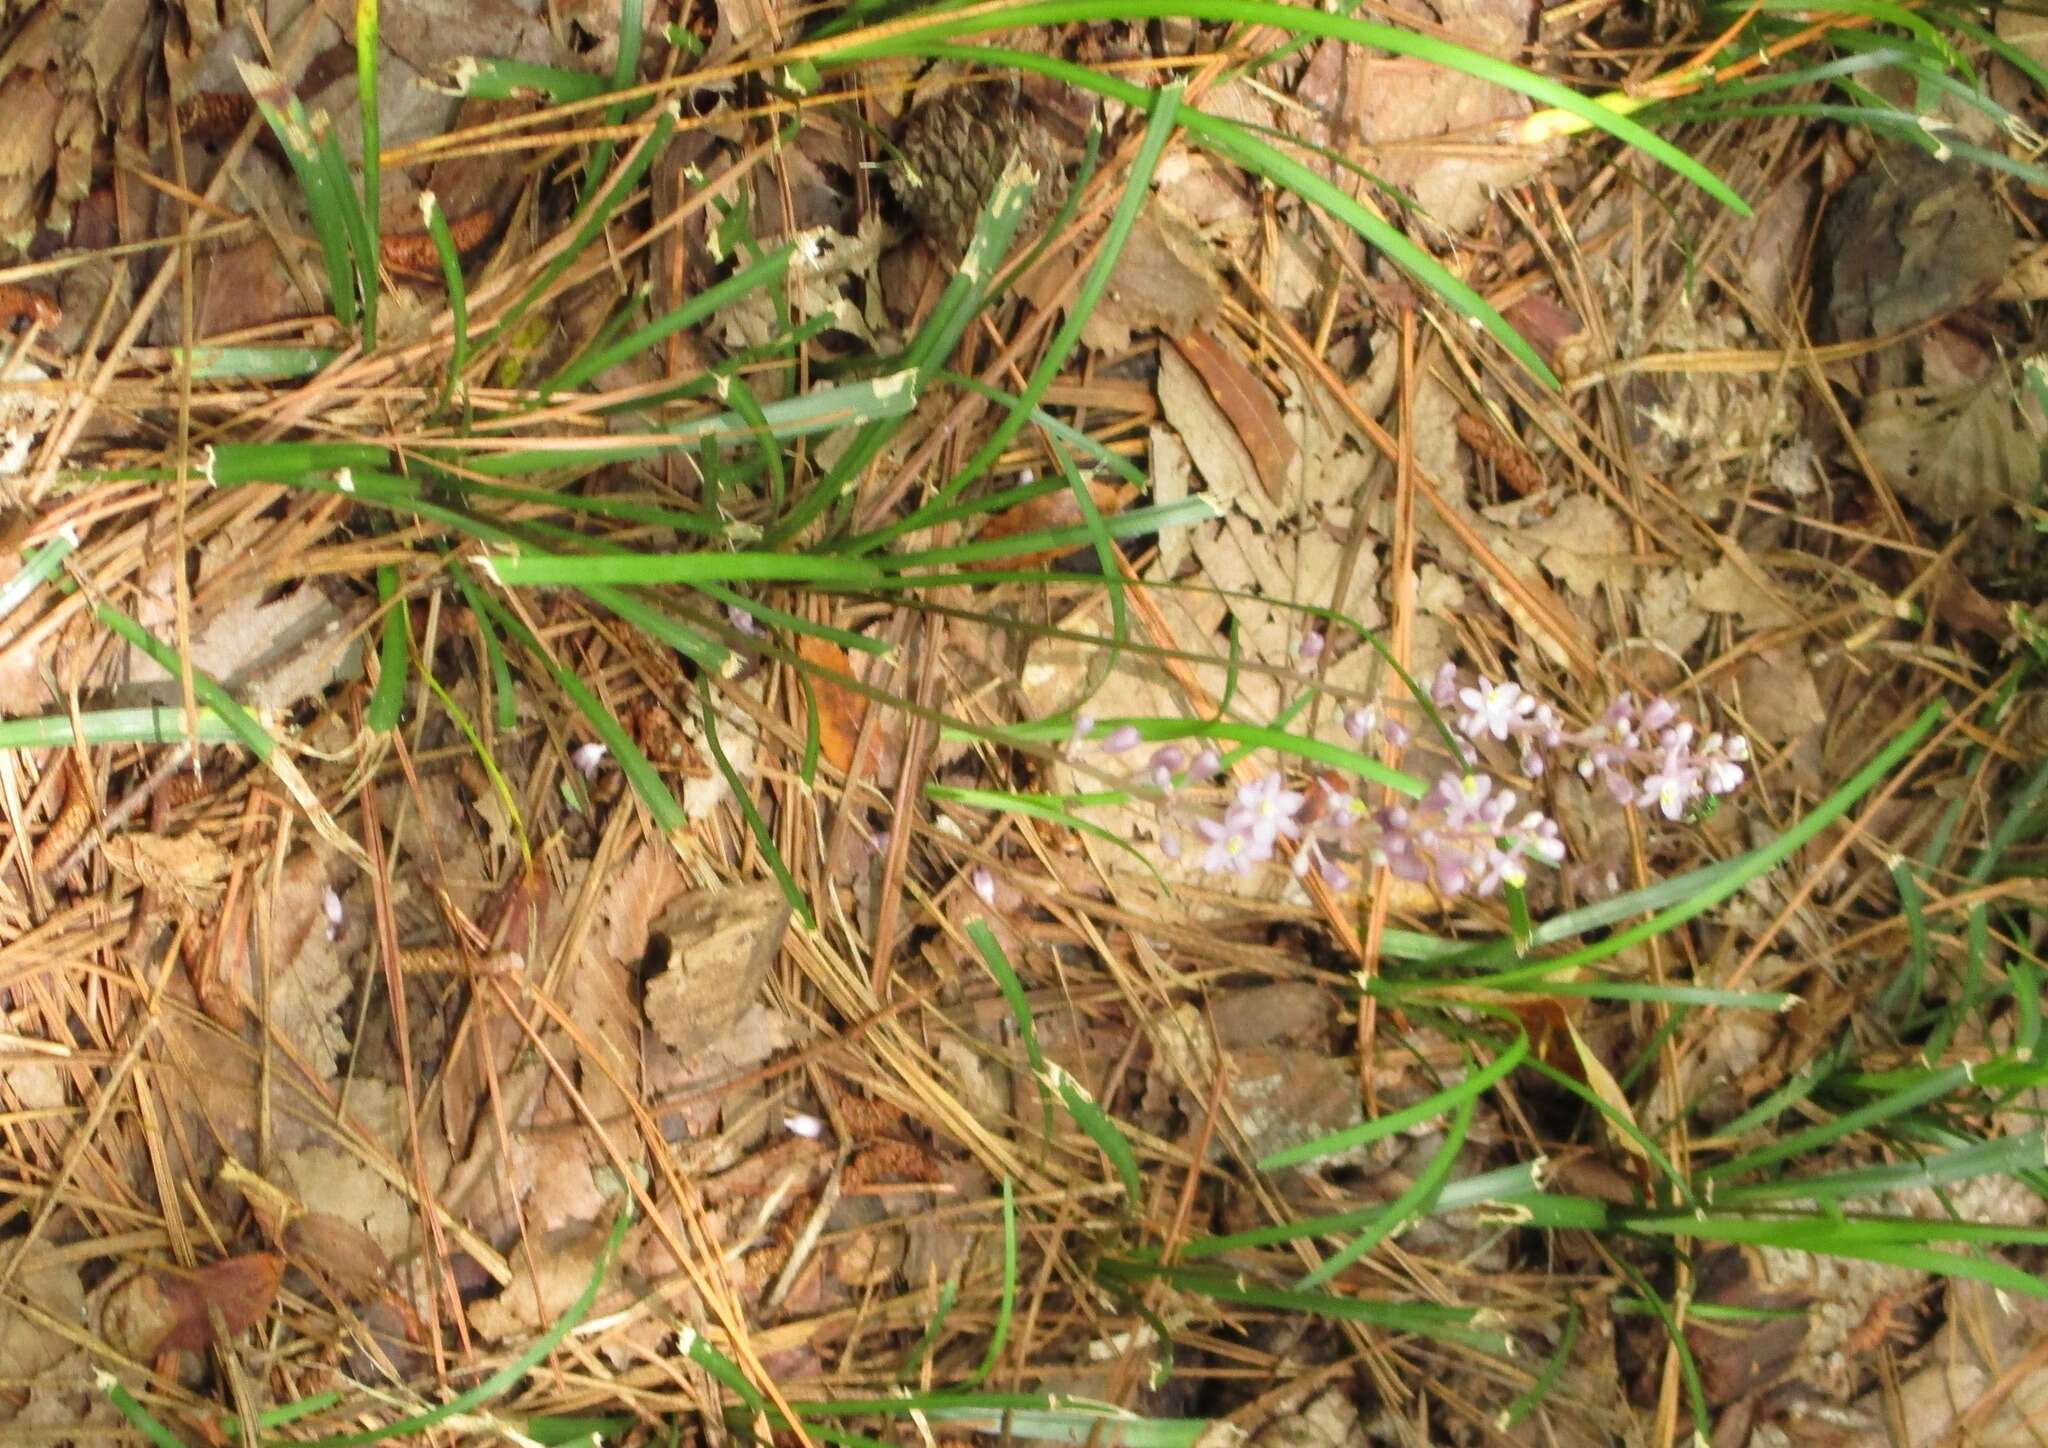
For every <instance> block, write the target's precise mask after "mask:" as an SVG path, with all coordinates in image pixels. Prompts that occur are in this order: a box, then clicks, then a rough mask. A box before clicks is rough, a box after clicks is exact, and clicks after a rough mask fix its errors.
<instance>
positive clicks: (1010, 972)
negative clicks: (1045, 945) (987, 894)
mask: <svg viewBox="0 0 2048 1448" xmlns="http://www.w3.org/2000/svg"><path fill="white" fill-rule="evenodd" d="M967 938H968V939H969V940H971V941H973V942H974V948H975V949H976V950H978V951H979V952H981V959H982V963H983V964H984V965H986V966H987V967H988V973H989V974H990V975H992V976H994V977H995V982H996V987H997V989H999V990H1001V991H1002V993H1003V1001H1004V1003H1005V1004H1007V1005H1008V1006H1009V1008H1010V1019H1011V1021H1012V1022H1013V1023H1014V1024H1015V1025H1016V1027H1017V1039H1018V1041H1019V1042H1021V1043H1022V1045H1023V1047H1024V1059H1025V1061H1026V1062H1028V1063H1029V1064H1030V1067H1031V1080H1032V1083H1033V1084H1034V1085H1036V1086H1037V1087H1038V1105H1039V1109H1040V1111H1041V1112H1042V1113H1043V1114H1044V1118H1045V1120H1044V1123H1043V1125H1044V1131H1045V1141H1046V1144H1047V1145H1051V1143H1052V1078H1051V1075H1050V1073H1048V1072H1047V1071H1046V1069H1045V1067H1046V1061H1045V1053H1044V1052H1043V1051H1042V1050H1040V1049H1039V1046H1038V1027H1037V1026H1036V1025H1035V1024H1034V1023H1033V1021H1032V1018H1031V1000H1030V998H1029V997H1028V996H1027V995H1026V994H1025V992H1024V982H1023V981H1021V980H1019V979H1018V978H1017V972H1016V970H1015V969H1014V968H1013V967H1012V966H1011V965H1010V957H1009V956H1008V954H1006V953H1005V952H1004V950H1003V947H1002V943H1001V942H1000V941H998V940H997V939H996V937H995V932H994V931H992V930H990V929H989V928H988V922H987V921H986V920H982V919H979V918H976V919H973V920H970V921H968V922H967Z"/></svg>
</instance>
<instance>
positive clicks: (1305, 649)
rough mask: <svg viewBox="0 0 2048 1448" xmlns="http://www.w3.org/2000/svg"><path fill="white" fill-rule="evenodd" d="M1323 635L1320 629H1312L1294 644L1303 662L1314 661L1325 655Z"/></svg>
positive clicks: (1295, 650)
mask: <svg viewBox="0 0 2048 1448" xmlns="http://www.w3.org/2000/svg"><path fill="white" fill-rule="evenodd" d="M1323 643H1324V640H1323V635H1322V631H1321V630H1320V629H1310V630H1309V631H1308V632H1307V633H1305V634H1303V635H1302V636H1301V642H1300V643H1298V644H1296V645H1295V646H1294V652H1295V653H1296V654H1297V655H1298V656H1299V657H1300V658H1301V661H1302V662H1303V663H1305V664H1306V663H1314V662H1315V661H1316V660H1317V659H1319V658H1321V657H1322V656H1323Z"/></svg>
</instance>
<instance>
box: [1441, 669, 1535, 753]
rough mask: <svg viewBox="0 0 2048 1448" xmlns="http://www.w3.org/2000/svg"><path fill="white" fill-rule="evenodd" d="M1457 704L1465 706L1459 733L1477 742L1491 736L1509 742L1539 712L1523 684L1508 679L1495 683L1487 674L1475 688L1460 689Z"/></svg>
mask: <svg viewBox="0 0 2048 1448" xmlns="http://www.w3.org/2000/svg"><path fill="white" fill-rule="evenodd" d="M1458 702H1459V703H1460V704H1463V705H1464V706H1465V712H1464V713H1463V714H1462V715H1460V716H1459V718H1458V732H1459V733H1461V734H1463V735H1464V736H1465V737H1466V738H1467V739H1470V740H1472V741H1473V742H1474V743H1477V742H1478V741H1479V740H1480V739H1481V738H1484V737H1486V736H1488V735H1491V736H1492V737H1493V738H1495V739H1506V738H1507V737H1508V735H1510V734H1513V733H1515V732H1517V730H1518V729H1519V728H1520V727H1521V725H1522V724H1523V723H1524V722H1525V721H1526V720H1527V719H1528V717H1529V716H1530V715H1531V714H1533V713H1534V712H1535V711H1536V699H1535V697H1534V696H1533V695H1530V694H1526V693H1524V692H1523V691H1522V686H1521V685H1519V684H1515V683H1510V682H1508V681H1506V680H1503V681H1502V682H1500V683H1498V684H1496V683H1493V682H1491V681H1490V680H1488V679H1487V677H1486V676H1485V675H1484V674H1482V675H1480V676H1479V684H1478V686H1477V687H1476V688H1474V687H1471V686H1469V685H1468V686H1467V687H1465V688H1462V689H1460V690H1458Z"/></svg>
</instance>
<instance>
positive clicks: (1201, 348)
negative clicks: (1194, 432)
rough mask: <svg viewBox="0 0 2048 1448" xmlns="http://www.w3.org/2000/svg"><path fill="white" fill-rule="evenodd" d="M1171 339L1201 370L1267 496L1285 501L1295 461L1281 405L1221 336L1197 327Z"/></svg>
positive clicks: (1181, 352) (1193, 364) (1189, 361)
mask: <svg viewBox="0 0 2048 1448" xmlns="http://www.w3.org/2000/svg"><path fill="white" fill-rule="evenodd" d="M1173 345H1174V346H1175V347H1176V348H1178V349H1179V351H1180V355H1181V356H1183V357H1185V358H1186V359H1187V363H1188V366H1190V367H1192V368H1194V369H1195V371H1196V372H1197V373H1198V374H1200V376H1201V379H1202V385H1203V386H1204V387H1206V388H1208V389H1209V395H1210V396H1211V397H1213V398H1215V399H1216V405H1217V406H1218V407H1220V408H1222V409H1223V415H1224V416H1225V417H1227V418H1229V419H1230V425H1231V427H1233V428H1234V429H1236V431H1237V436H1238V440H1239V441H1240V442H1242V443H1243V444H1244V449H1245V451H1246V452H1248V453H1250V454H1251V455H1252V466H1253V467H1255V468H1257V469H1258V473H1259V482H1260V483H1262V484H1263V485H1264V486H1265V489H1266V496H1267V497H1269V498H1271V499H1272V500H1273V501H1274V502H1275V503H1284V502H1285V501H1286V499H1287V467H1288V464H1290V463H1291V462H1293V461H1294V452H1295V448H1294V439H1293V437H1291V436H1290V435H1289V434H1288V431H1287V424H1286V423H1284V422H1283V421H1281V418H1280V409H1279V408H1278V407H1276V406H1274V405H1273V394H1272V393H1271V392H1270V391H1268V390H1267V388H1266V385H1265V383H1263V382H1261V381H1259V379H1258V378H1257V377H1256V376H1255V375H1254V374H1253V373H1252V372H1251V370H1250V369H1249V368H1247V367H1246V366H1245V365H1244V364H1243V363H1242V362H1240V361H1238V360H1237V359H1236V358H1235V357H1233V356H1231V355H1230V353H1229V352H1228V351H1227V350H1226V349H1225V348H1224V346H1223V344H1222V343H1221V342H1218V341H1217V340H1216V339H1215V337H1213V336H1212V335H1210V334H1209V333H1208V332H1205V331H1203V330H1202V329H1201V328H1199V327H1197V328H1196V329H1195V330H1194V331H1192V332H1190V333H1188V334H1187V335H1186V336H1185V337H1180V338H1177V339H1175V341H1174V344H1173Z"/></svg>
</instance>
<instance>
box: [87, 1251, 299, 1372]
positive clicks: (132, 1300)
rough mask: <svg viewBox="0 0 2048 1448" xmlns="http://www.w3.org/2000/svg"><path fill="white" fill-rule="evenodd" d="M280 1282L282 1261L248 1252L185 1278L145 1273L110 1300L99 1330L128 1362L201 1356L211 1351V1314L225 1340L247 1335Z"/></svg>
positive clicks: (169, 1271)
mask: <svg viewBox="0 0 2048 1448" xmlns="http://www.w3.org/2000/svg"><path fill="white" fill-rule="evenodd" d="M283 1278H284V1258H282V1257H280V1256H279V1255H277V1254H276V1253H275V1252H250V1253H248V1254H246V1255H244V1256H241V1257H230V1258H227V1259H226V1260H225V1261H221V1262H214V1263H212V1264H210V1265H208V1266H205V1267H201V1268H200V1269H198V1270H197V1271H196V1272H189V1273H188V1272H180V1271H178V1270H176V1269H175V1268H170V1267H158V1268H151V1269H147V1270H144V1271H141V1272H138V1273H136V1274H135V1275H134V1276H133V1277H131V1278H129V1279H128V1280H127V1281H126V1282H124V1283H122V1284H121V1285H120V1286H119V1287H116V1288H115V1289H114V1290H113V1292H112V1293H111V1294H109V1296H108V1298H107V1301H106V1304H105V1305H104V1306H103V1307H102V1308H101V1311H100V1328H101V1330H102V1331H103V1332H104V1333H106V1335H107V1340H108V1341H109V1342H110V1343H112V1344H113V1345H114V1346H115V1348H116V1349H118V1350H119V1351H120V1352H122V1353H124V1354H125V1355H127V1356H128V1357H131V1358H137V1359H141V1360H144V1361H147V1360H148V1359H150V1358H153V1357H155V1356H156V1355H157V1354H158V1353H162V1352H204V1351H205V1350H206V1349H207V1348H209V1347H211V1346H213V1342H214V1326H213V1313H214V1312H215V1311H218V1312H219V1314H220V1318H221V1323H222V1325H223V1326H224V1327H225V1329H226V1330H227V1331H228V1332H229V1333H230V1334H232V1333H237V1332H246V1331H247V1330H248V1329H249V1328H251V1327H254V1326H255V1325H256V1324H257V1323H258V1322H261V1321H262V1320H263V1318H264V1317H265V1315H266V1314H268V1313H269V1311H270V1308H271V1304H272V1303H274V1302H275V1301H276V1300H277V1288H278V1284H279V1282H281V1281H282V1280H283Z"/></svg>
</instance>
